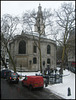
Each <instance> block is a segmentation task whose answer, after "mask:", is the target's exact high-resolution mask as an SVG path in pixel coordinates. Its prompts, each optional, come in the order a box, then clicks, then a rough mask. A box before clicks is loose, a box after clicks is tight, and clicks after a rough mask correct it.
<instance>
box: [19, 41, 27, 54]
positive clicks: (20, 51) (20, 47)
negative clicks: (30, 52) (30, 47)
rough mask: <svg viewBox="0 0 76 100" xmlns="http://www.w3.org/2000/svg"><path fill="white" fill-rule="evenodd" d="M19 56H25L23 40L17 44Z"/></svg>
mask: <svg viewBox="0 0 76 100" xmlns="http://www.w3.org/2000/svg"><path fill="white" fill-rule="evenodd" d="M19 54H26V42H25V41H24V40H22V41H20V43H19Z"/></svg>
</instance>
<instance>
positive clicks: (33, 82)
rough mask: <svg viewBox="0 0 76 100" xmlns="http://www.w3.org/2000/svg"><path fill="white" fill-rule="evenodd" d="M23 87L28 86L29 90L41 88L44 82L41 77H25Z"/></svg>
mask: <svg viewBox="0 0 76 100" xmlns="http://www.w3.org/2000/svg"><path fill="white" fill-rule="evenodd" d="M22 85H23V86H28V87H29V89H30V90H32V89H33V88H39V87H40V88H43V87H44V80H43V77H42V76H25V78H24V79H23V80H22Z"/></svg>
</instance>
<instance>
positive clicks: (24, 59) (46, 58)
mask: <svg viewBox="0 0 76 100" xmlns="http://www.w3.org/2000/svg"><path fill="white" fill-rule="evenodd" d="M34 29H35V30H34V32H33V34H34V35H31V34H26V33H24V32H23V31H22V33H21V35H16V36H15V37H14V39H13V40H12V42H11V43H10V51H11V55H12V57H13V59H14V62H15V65H16V67H17V68H16V69H17V70H20V68H22V69H23V70H25V71H26V70H27V71H28V70H32V71H38V70H40V53H39V49H38V46H37V45H39V37H40V46H41V58H42V62H41V63H42V69H43V70H44V69H45V68H47V67H50V68H55V67H56V42H55V41H53V40H50V39H47V38H46V37H45V25H44V21H43V15H42V11H41V6H40V4H39V7H38V12H37V18H36V23H35V25H34ZM10 66H12V65H10ZM20 66H22V67H20Z"/></svg>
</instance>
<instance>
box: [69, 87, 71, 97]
mask: <svg viewBox="0 0 76 100" xmlns="http://www.w3.org/2000/svg"><path fill="white" fill-rule="evenodd" d="M70 95H71V89H70V87H68V96H70Z"/></svg>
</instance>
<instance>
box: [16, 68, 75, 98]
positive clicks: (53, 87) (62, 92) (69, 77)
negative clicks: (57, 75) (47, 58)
mask: <svg viewBox="0 0 76 100" xmlns="http://www.w3.org/2000/svg"><path fill="white" fill-rule="evenodd" d="M17 73H18V74H19V75H21V76H25V75H36V74H40V72H17ZM23 79H24V77H21V79H20V81H21V80H23ZM68 87H70V89H71V95H70V96H68ZM45 88H48V89H49V90H50V91H51V92H53V93H54V94H56V95H59V96H61V97H63V98H64V99H75V74H74V73H72V72H70V71H68V70H63V82H62V83H58V84H49V85H48V86H47V87H45Z"/></svg>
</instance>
